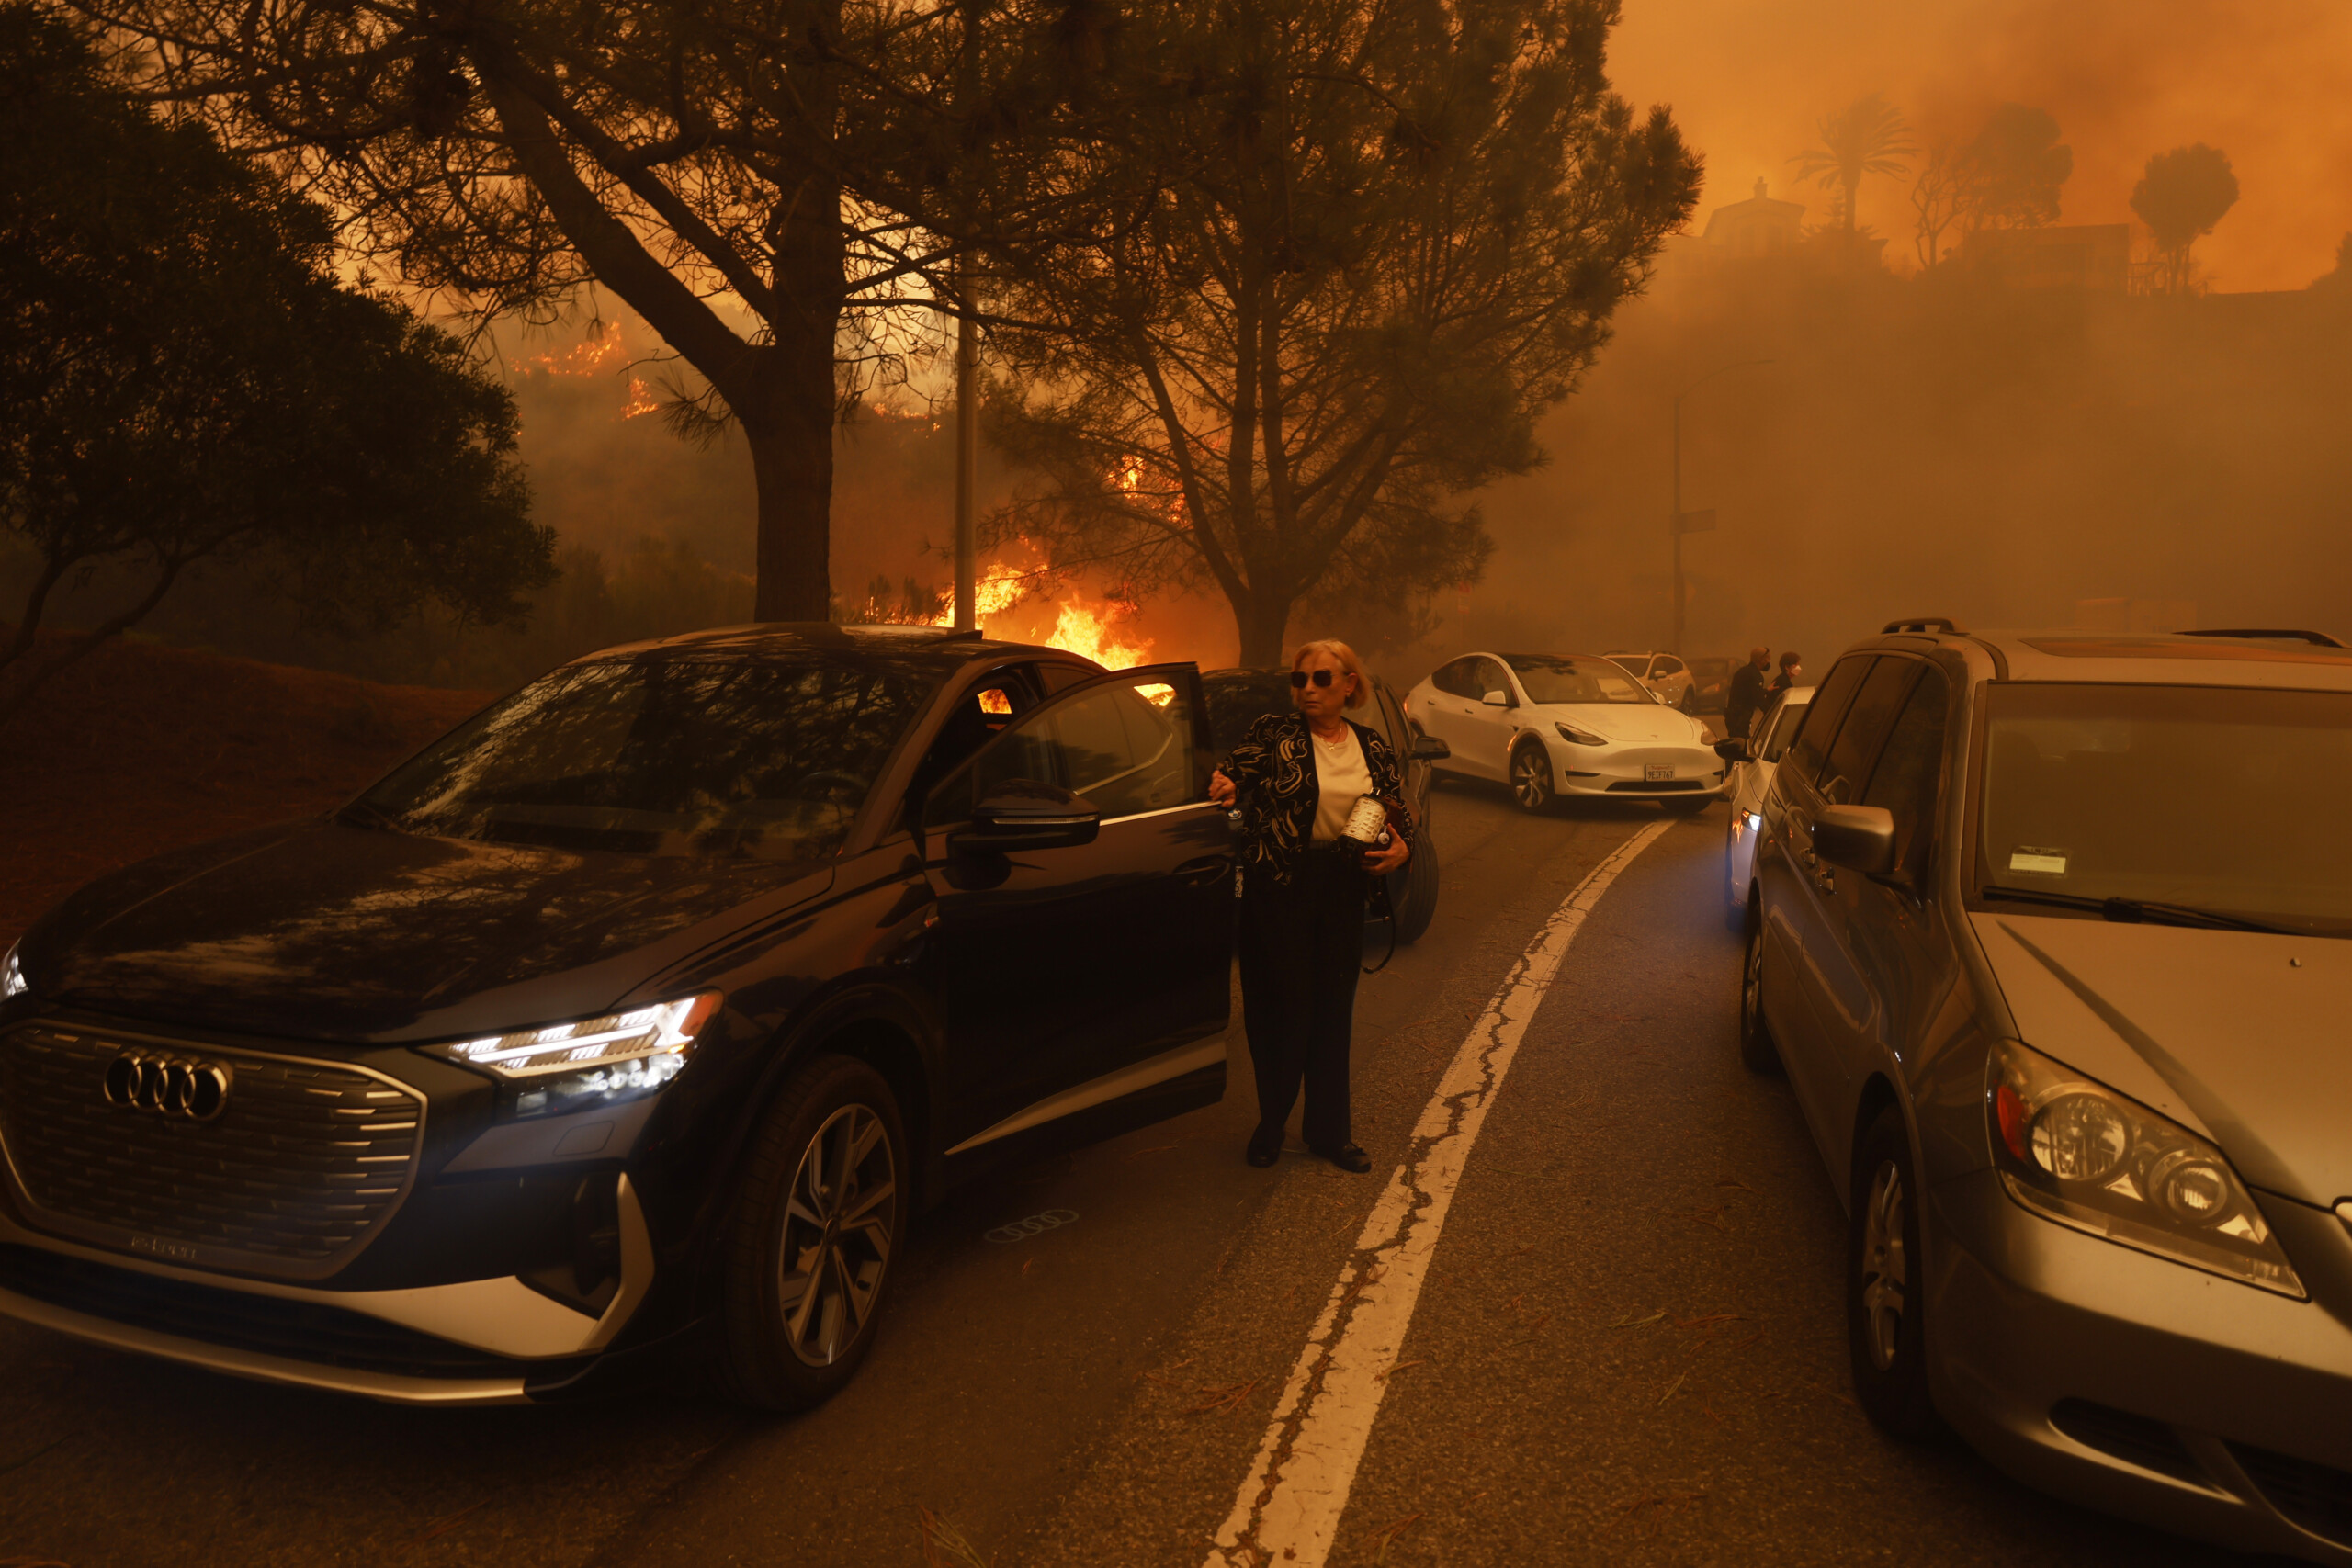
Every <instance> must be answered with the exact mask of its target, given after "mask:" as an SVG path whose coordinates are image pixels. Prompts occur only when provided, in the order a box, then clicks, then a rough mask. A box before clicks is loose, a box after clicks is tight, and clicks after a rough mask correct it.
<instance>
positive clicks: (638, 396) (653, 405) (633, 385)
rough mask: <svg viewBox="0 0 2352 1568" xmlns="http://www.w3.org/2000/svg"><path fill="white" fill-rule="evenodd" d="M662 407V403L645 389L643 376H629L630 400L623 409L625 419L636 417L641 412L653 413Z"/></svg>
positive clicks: (622, 414)
mask: <svg viewBox="0 0 2352 1568" xmlns="http://www.w3.org/2000/svg"><path fill="white" fill-rule="evenodd" d="M661 407H662V405H661V404H660V403H657V402H655V401H654V400H653V394H652V393H650V392H649V391H647V390H646V389H645V382H644V380H643V379H642V378H639V377H636V376H632V377H630V378H628V404H627V406H625V407H624V408H623V409H622V410H621V417H622V418H623V419H635V418H636V417H637V416H638V415H639V414H641V413H653V412H657V411H658V410H659V409H660V408H661Z"/></svg>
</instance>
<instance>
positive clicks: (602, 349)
mask: <svg viewBox="0 0 2352 1568" xmlns="http://www.w3.org/2000/svg"><path fill="white" fill-rule="evenodd" d="M627 352H628V350H626V349H625V348H623V347H622V346H621V334H620V333H619V332H618V331H608V332H606V333H604V334H603V335H602V336H600V337H592V338H590V339H588V340H587V341H586V342H584V343H576V344H572V345H571V347H570V348H568V349H566V350H565V351H564V352H563V353H561V354H555V353H552V352H550V353H548V354H534V355H530V356H528V357H527V358H524V359H518V360H516V361H515V369H516V370H518V371H522V370H538V371H543V372H545V373H546V374H548V375H549V376H594V375H595V374H596V373H597V372H598V371H600V370H609V369H611V368H612V367H614V366H615V365H616V363H617V362H618V361H619V360H620V358H621V357H622V355H625V354H626V353H627ZM629 392H630V395H631V397H632V398H634V397H635V395H636V393H637V379H636V378H634V377H631V378H629Z"/></svg>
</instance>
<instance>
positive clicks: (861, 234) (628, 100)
mask: <svg viewBox="0 0 2352 1568" xmlns="http://www.w3.org/2000/svg"><path fill="white" fill-rule="evenodd" d="M67 3H70V4H74V5H76V6H80V7H82V8H83V9H85V11H86V12H87V14H89V15H90V16H91V17H94V18H97V19H99V20H101V21H103V22H105V23H106V24H107V25H108V26H109V27H112V28H118V29H119V30H120V31H121V32H122V33H124V34H127V35H130V36H132V37H136V38H141V39H146V40H148V42H149V44H150V46H151V48H152V54H153V61H154V62H155V68H154V73H153V80H152V81H151V83H150V84H149V85H150V88H151V90H152V91H153V92H155V93H156V94H158V95H159V96H164V97H167V98H171V99H174V100H176V101H180V102H184V103H187V104H190V105H195V106H198V107H201V108H202V109H203V111H204V112H205V113H207V114H208V115H209V116H211V117H213V118H214V119H215V120H216V121H217V122H218V123H219V124H220V125H221V126H222V127H223V128H224V129H225V130H226V131H227V133H228V134H229V135H230V136H231V138H232V141H233V142H234V143H236V144H238V145H243V146H249V147H254V148H257V149H266V150H268V151H269V152H271V153H272V154H273V155H275V156H277V157H278V158H280V159H282V160H283V161H284V162H285V164H287V165H288V166H289V167H290V168H293V169H296V170H299V171H300V175H301V176H302V177H303V178H304V179H306V180H307V181H309V182H311V184H312V186H313V187H314V188H316V189H317V190H319V191H320V192H321V193H322V194H323V195H324V196H326V197H328V198H329V199H330V200H332V201H333V202H334V203H335V204H336V205H337V206H338V207H339V208H340V209H343V210H345V211H347V212H348V213H350V214H351V215H352V218H353V220H354V221H353V225H352V228H351V230H350V235H351V237H352V238H353V240H354V241H355V242H356V243H358V245H359V246H360V247H361V249H362V251H363V252H364V253H365V254H368V255H371V256H374V257H379V258H387V259H389V260H390V261H391V262H393V263H395V264H396V265H398V267H399V269H400V271H401V275H402V276H403V277H404V278H405V279H406V280H407V281H408V282H410V283H411V284H413V285H415V286H419V287H425V288H439V289H444V290H447V291H449V293H450V294H451V295H452V296H454V297H455V298H456V299H458V300H460V301H462V302H466V303H469V304H471V305H472V306H474V307H476V308H478V309H479V310H481V311H482V312H484V313H485V315H492V314H495V313H497V312H499V311H503V310H524V311H527V312H536V313H539V314H542V315H544V314H545V313H546V312H548V311H551V310H556V309H559V308H560V307H561V306H562V305H563V304H564V303H565V302H567V301H570V300H571V299H575V298H577V297H578V295H579V291H580V290H581V289H582V287H583V286H585V285H586V284H588V283H589V282H590V281H592V280H593V281H594V282H595V283H596V284H598V285H601V286H602V287H603V288H606V289H609V290H610V291H611V292H612V293H614V294H616V295H617V296H619V297H620V299H623V300H625V301H627V302H628V305H629V307H630V308H631V309H633V310H636V311H637V313H638V314H639V316H641V317H643V318H644V320H645V321H647V322H648V323H650V325H651V326H652V328H653V329H654V331H656V332H657V333H660V334H661V335H662V339H663V340H664V341H665V342H666V343H667V344H668V345H669V347H670V348H671V349H672V350H673V351H675V353H676V354H677V355H679V356H681V357H682V358H683V359H684V361H685V363H686V365H687V366H688V367H691V369H692V371H693V372H694V374H695V376H697V377H699V378H701V379H700V382H699V383H698V384H695V385H693V386H688V385H686V384H684V383H680V384H678V385H676V386H674V387H673V392H674V393H675V394H676V396H675V397H674V398H673V401H672V403H671V405H670V412H671V413H672V416H673V423H675V424H677V425H678V426H680V427H681V428H682V429H683V430H684V431H686V432H687V433H689V434H711V433H714V432H715V429H716V428H717V426H718V425H719V424H722V423H733V424H735V425H737V426H739V427H740V428H741V433H742V435H743V438H744V441H745V444H746V446H748V448H749V450H750V455H751V460H752V471H753V474H754V476H755V477H756V479H757V496H758V501H757V506H758V523H757V526H758V544H757V551H756V558H757V563H758V605H757V613H758V615H760V616H761V617H762V618H763V619H806V620H821V619H823V618H825V616H826V615H827V614H828V612H829V606H830V600H831V581H830V564H829V560H830V558H829V549H828V544H829V511H830V506H831V491H832V438H833V424H834V421H835V418H836V415H837V413H838V412H839V411H840V409H841V408H842V406H843V404H844V403H845V402H846V401H847V400H850V399H852V398H854V397H855V396H856V395H857V392H858V390H859V388H860V386H861V384H862V383H863V380H864V378H865V377H866V376H868V375H870V374H872V373H874V372H875V371H876V367H877V366H878V367H881V368H882V369H883V371H884V372H886V373H887V372H888V369H889V368H890V367H893V366H897V365H901V364H902V360H901V358H900V356H901V355H903V354H904V353H905V352H906V350H907V348H908V345H909V344H910V342H911V341H912V340H913V339H914V337H915V336H916V335H917V329H915V328H913V327H910V325H909V324H908V323H909V322H910V320H911V321H922V322H926V323H928V322H932V321H934V319H935V318H934V316H933V311H934V310H935V309H936V308H937V307H938V305H939V304H940V303H941V300H942V298H943V295H947V294H952V291H953V287H954V286H953V269H954V267H955V265H956V262H957V261H958V259H959V257H961V256H962V255H964V254H966V252H967V249H968V243H977V242H978V241H980V240H985V241H986V242H988V243H989V244H990V245H993V246H997V247H1000V248H1018V247H1019V246H1020V245H1021V244H1023V243H1045V242H1041V241H1040V239H1039V237H1040V236H1041V235H1051V234H1055V233H1058V232H1061V231H1080V232H1083V231H1089V230H1090V229H1091V226H1092V219H1091V217H1090V216H1089V215H1088V214H1087V213H1086V212H1084V211H1083V210H1080V207H1081V205H1082V204H1080V203H1079V202H1078V201H1077V200H1076V197H1078V196H1079V195H1080V193H1076V192H1073V191H1071V190H1069V188H1067V187H1052V186H1041V185H1039V184H1037V183H1036V182H1035V181H1033V180H1031V179H1029V178H1028V177H1027V175H1028V171H1029V170H1031V169H1032V168H1033V167H1035V166H1037V165H1038V164H1040V162H1041V161H1042V159H1043V158H1044V155H1045V153H1046V150H1047V149H1048V147H1049V145H1050V142H1051V140H1052V138H1053V137H1054V136H1055V135H1057V134H1058V132H1057V126H1059V125H1060V124H1061V123H1062V122H1063V120H1064V119H1065V118H1069V117H1068V116H1067V115H1066V114H1065V113H1064V110H1065V109H1066V108H1067V107H1069V105H1070V104H1071V103H1072V102H1073V101H1074V100H1077V99H1082V98H1083V97H1084V96H1085V95H1086V93H1087V92H1088V91H1089V90H1090V84H1091V80H1092V78H1093V76H1094V75H1095V74H1096V73H1099V71H1100V69H1101V67H1102V65H1103V61H1104V59H1105V58H1106V54H1105V51H1106V49H1107V48H1108V46H1109V42H1110V39H1111V32H1112V30H1113V23H1114V20H1115V17H1114V15H1113V13H1112V12H1111V10H1110V9H1109V8H1108V7H1107V6H1103V5H1102V4H1100V3H1099V0H989V3H983V0H945V3H943V4H940V5H937V6H906V5H903V4H900V3H899V0H642V3H639V4H630V5H624V6H616V5H611V4H608V3H607V0H479V3H475V4H465V5H455V6H438V5H434V6H409V5H406V4H402V3H401V0H67ZM944 233H954V234H956V235H958V236H961V237H962V240H963V241H964V242H967V243H963V244H958V243H948V242H946V241H944V240H943V239H942V238H941V237H940V236H941V235H942V234H944Z"/></svg>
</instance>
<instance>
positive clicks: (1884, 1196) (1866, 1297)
mask: <svg viewBox="0 0 2352 1568" xmlns="http://www.w3.org/2000/svg"><path fill="white" fill-rule="evenodd" d="M1903 1218H1904V1216H1903V1173H1902V1171H1900V1170H1898V1169H1896V1168H1895V1165H1894V1161H1893V1160H1883V1161H1881V1162H1880V1164H1879V1168H1878V1169H1877V1170H1876V1171H1874V1172H1872V1173H1871V1190H1870V1197H1869V1199H1868V1201H1866V1203H1865V1204H1864V1206H1863V1209H1862V1315H1863V1320H1864V1325H1865V1326H1864V1334H1865V1337H1866V1339H1867V1342H1868V1344H1869V1346H1870V1351H1871V1360H1872V1361H1873V1362H1875V1363H1876V1364H1877V1367H1878V1370H1879V1371H1888V1370H1889V1369H1890V1368H1892V1367H1893V1366H1894V1358H1895V1355H1896V1353H1897V1351H1898V1350H1899V1348H1900V1347H1901V1344H1902V1337H1903V1304H1904V1293H1905V1290H1906V1289H1907V1287H1908V1285H1909V1282H1910V1263H1909V1260H1908V1258H1905V1255H1904V1247H1903Z"/></svg>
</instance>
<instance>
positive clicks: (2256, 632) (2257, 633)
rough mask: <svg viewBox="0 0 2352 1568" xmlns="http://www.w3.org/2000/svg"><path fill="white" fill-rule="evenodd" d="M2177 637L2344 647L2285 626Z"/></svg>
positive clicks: (2322, 636)
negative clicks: (2225, 638) (2241, 638)
mask: <svg viewBox="0 0 2352 1568" xmlns="http://www.w3.org/2000/svg"><path fill="white" fill-rule="evenodd" d="M2173 635H2174V636H2175V637H2244V638H2245V639H2246V640H2247V641H2249V642H2252V641H2256V640H2268V641H2271V642H2307V643H2310V644H2311V645H2312V647H2314V648H2342V647H2343V646H2344V645H2343V644H2342V643H2340V642H2338V641H2336V640H2335V638H2334V637H2330V636H2328V635H2327V634H2326V633H2325V632H2304V631H2295V630H2292V629H2291V628H2289V627H2284V626H2230V627H2227V628H2223V629H2218V630H2210V631H2205V630H2200V631H2193V632H2175V633H2174V634H2173Z"/></svg>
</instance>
